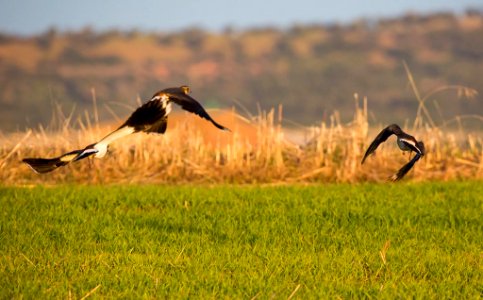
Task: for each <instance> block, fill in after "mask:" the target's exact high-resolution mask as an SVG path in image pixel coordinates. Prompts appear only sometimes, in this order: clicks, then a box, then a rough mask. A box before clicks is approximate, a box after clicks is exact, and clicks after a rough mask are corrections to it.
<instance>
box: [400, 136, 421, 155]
mask: <svg viewBox="0 0 483 300" xmlns="http://www.w3.org/2000/svg"><path fill="white" fill-rule="evenodd" d="M399 141H401V142H404V143H406V144H409V145H411V146H413V147H414V148H415V149H417V150H418V153H419V154H421V150H419V148H418V146H417V145H416V142H415V141H413V140H408V139H405V138H400V139H399ZM400 146H401V145H400ZM401 148H402V147H401ZM405 148H408V147H407V146H405ZM408 150H412V149H411V148H408Z"/></svg>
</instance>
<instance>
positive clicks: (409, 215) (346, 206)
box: [0, 181, 483, 299]
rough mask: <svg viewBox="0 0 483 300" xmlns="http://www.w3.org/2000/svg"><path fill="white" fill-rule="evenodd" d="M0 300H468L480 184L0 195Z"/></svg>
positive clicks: (474, 291)
mask: <svg viewBox="0 0 483 300" xmlns="http://www.w3.org/2000/svg"><path fill="white" fill-rule="evenodd" d="M0 205H1V207H2V209H1V212H0V214H1V216H0V298H2V299H6V298H8V299H11V298H17V299H18V298H27V299H31V298H64V299H65V298H69V299H79V298H83V297H92V298H99V297H100V298H103V297H109V298H204V299H206V298H216V299H219V298H238V299H252V298H258V299H267V298H275V299H287V298H299V299H310V298H338V297H342V298H353V297H356V298H366V297H377V298H387V299H394V298H413V297H415V298H424V299H427V298H432V299H436V298H459V299H462V298H466V299H468V298H470V299H479V298H481V296H482V293H483V270H482V269H483V268H482V255H483V250H482V246H483V242H482V241H483V219H482V212H483V182H481V181H480V182H478V181H474V182H449V183H407V182H404V183H401V184H360V185H349V184H340V185H314V186H294V185H292V186H271V187H261V186H214V187H208V186H196V187H189V186H175V187H169V186H127V187H124V186H106V187H102V186H56V187H35V188H17V187H3V188H0Z"/></svg>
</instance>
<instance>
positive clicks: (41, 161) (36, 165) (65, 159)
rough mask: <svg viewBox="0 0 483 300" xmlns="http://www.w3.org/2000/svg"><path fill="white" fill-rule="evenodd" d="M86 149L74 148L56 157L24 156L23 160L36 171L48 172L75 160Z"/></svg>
mask: <svg viewBox="0 0 483 300" xmlns="http://www.w3.org/2000/svg"><path fill="white" fill-rule="evenodd" d="M82 152H84V150H74V151H71V152H69V153H66V154H63V155H61V156H59V157H54V158H24V159H22V162H24V163H26V164H27V165H28V166H29V167H30V168H31V169H32V170H34V171H35V172H36V173H40V174H43V173H48V172H52V171H53V170H55V169H57V168H59V167H62V166H65V165H67V164H68V163H70V162H71V161H73V160H75V159H76V158H77V157H78V156H79V155H80V154H81V153H82Z"/></svg>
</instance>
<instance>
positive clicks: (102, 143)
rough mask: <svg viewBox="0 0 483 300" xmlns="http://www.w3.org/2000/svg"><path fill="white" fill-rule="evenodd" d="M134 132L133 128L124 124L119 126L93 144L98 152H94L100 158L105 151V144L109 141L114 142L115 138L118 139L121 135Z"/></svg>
mask: <svg viewBox="0 0 483 300" xmlns="http://www.w3.org/2000/svg"><path fill="white" fill-rule="evenodd" d="M132 133H134V128H133V127H129V126H125V127H122V128H119V129H118V130H116V131H113V132H111V133H110V134H108V135H107V136H105V137H104V138H103V139H102V140H100V141H99V142H98V143H96V144H95V145H94V148H95V149H97V150H98V151H99V152H98V153H96V155H95V156H96V157H98V158H101V157H104V155H106V153H107V146H109V144H110V143H112V142H114V141H115V140H117V139H120V138H122V137H125V136H127V135H130V134H132Z"/></svg>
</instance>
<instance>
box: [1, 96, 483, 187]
mask: <svg viewBox="0 0 483 300" xmlns="http://www.w3.org/2000/svg"><path fill="white" fill-rule="evenodd" d="M466 92H468V91H466ZM421 99H422V100H421V102H420V104H421V105H422V107H421V108H420V109H419V110H418V115H417V117H416V121H415V122H414V125H413V128H408V126H407V125H406V126H403V127H405V129H407V130H408V131H409V132H410V133H412V134H414V135H415V136H416V137H417V138H418V139H422V140H423V141H424V142H425V144H426V147H427V150H428V153H427V155H426V156H425V157H424V158H423V159H422V160H420V161H419V162H418V163H417V164H416V166H415V168H414V169H413V170H412V171H411V172H410V173H409V174H408V175H407V178H406V180H414V181H422V180H451V179H470V178H472V179H474V178H477V179H481V178H482V177H483V176H482V174H483V140H482V138H481V136H479V135H476V134H469V133H468V134H467V133H464V132H462V131H449V132H448V131H445V130H443V128H441V127H437V126H436V125H434V126H433V125H430V123H432V120H430V121H429V122H428V121H425V115H424V113H425V112H427V109H426V108H425V107H424V98H421ZM355 102H356V107H355V113H354V118H353V120H352V121H351V122H348V123H343V122H341V121H340V119H339V117H338V114H337V113H334V114H333V115H332V116H331V117H330V121H329V122H328V123H321V124H319V125H318V126H314V127H311V128H304V129H301V130H300V131H299V134H300V135H305V136H309V138H308V139H307V142H302V143H294V142H291V141H289V139H288V138H286V135H287V132H288V131H286V130H284V128H283V127H282V126H281V124H282V109H281V108H278V109H272V110H270V111H269V112H262V113H260V114H259V115H258V116H256V117H251V118H249V119H247V118H243V117H241V116H240V115H239V114H237V113H236V112H235V111H210V114H212V115H213V117H214V118H215V119H216V120H218V121H219V122H220V123H221V124H224V125H226V126H227V127H229V128H231V129H232V132H231V133H227V132H222V131H219V130H217V129H216V128H214V127H213V126H212V125H211V124H210V123H208V122H206V121H205V120H201V119H199V118H197V117H195V116H193V115H190V114H188V113H178V114H174V115H172V116H170V123H169V128H168V131H167V133H166V134H165V135H147V134H143V133H138V134H134V135H132V136H130V137H127V138H125V139H123V140H120V141H116V142H115V143H113V144H112V145H111V148H110V153H109V155H107V156H106V157H105V158H103V159H90V160H84V161H80V162H77V163H72V164H70V165H68V166H67V167H64V168H60V169H58V170H56V171H54V172H52V173H49V174H44V175H38V174H35V173H33V172H32V171H31V170H30V169H29V168H28V167H27V166H26V165H24V164H22V163H21V162H20V161H21V159H22V158H24V157H53V156H57V155H59V154H62V153H64V152H67V151H71V150H73V149H79V148H81V147H84V146H85V145H87V144H89V143H92V142H94V141H96V140H99V139H100V138H102V137H103V136H104V135H106V134H107V133H109V132H110V131H111V130H112V129H114V128H115V127H116V126H117V124H116V125H112V126H109V125H102V124H100V123H98V122H96V121H95V120H98V116H97V114H96V110H94V112H95V114H94V116H86V118H85V120H84V121H83V122H81V121H78V122H77V123H76V124H77V125H79V124H80V128H81V129H74V127H79V126H72V124H71V123H72V120H71V119H70V118H69V117H65V116H62V115H60V114H59V116H58V117H57V119H56V120H54V121H55V122H53V123H52V125H51V126H50V127H49V129H43V128H39V129H37V130H29V131H27V132H18V133H15V134H8V135H4V136H2V137H1V138H2V140H3V141H5V143H3V144H2V146H1V148H0V179H1V181H2V182H3V183H4V184H9V185H10V184H11V185H28V184H37V183H44V184H56V183H66V182H67V183H87V184H104V183H186V182H197V183H280V182H364V181H371V182H374V181H386V180H387V178H388V177H389V176H390V175H392V174H393V173H395V172H396V171H397V170H398V169H399V168H400V167H401V166H402V165H403V164H404V163H405V162H406V161H408V159H409V157H408V155H407V154H406V155H403V154H401V151H400V150H399V149H397V147H396V146H395V142H394V138H391V139H390V140H389V143H385V144H383V145H382V146H381V149H379V150H378V151H377V154H376V155H375V156H374V157H370V159H368V160H367V162H366V163H365V164H364V165H363V166H361V164H360V161H361V158H362V155H363V154H364V151H365V149H366V147H367V146H368V144H369V143H370V142H371V140H372V138H373V137H374V136H375V135H376V134H377V132H378V131H379V130H381V129H382V128H383V126H385V125H387V124H384V125H382V124H381V125H379V126H376V127H375V128H369V123H368V116H367V115H368V112H367V101H366V99H363V100H361V99H359V98H358V97H357V96H356V98H355ZM428 116H429V115H428ZM401 125H403V124H401Z"/></svg>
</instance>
